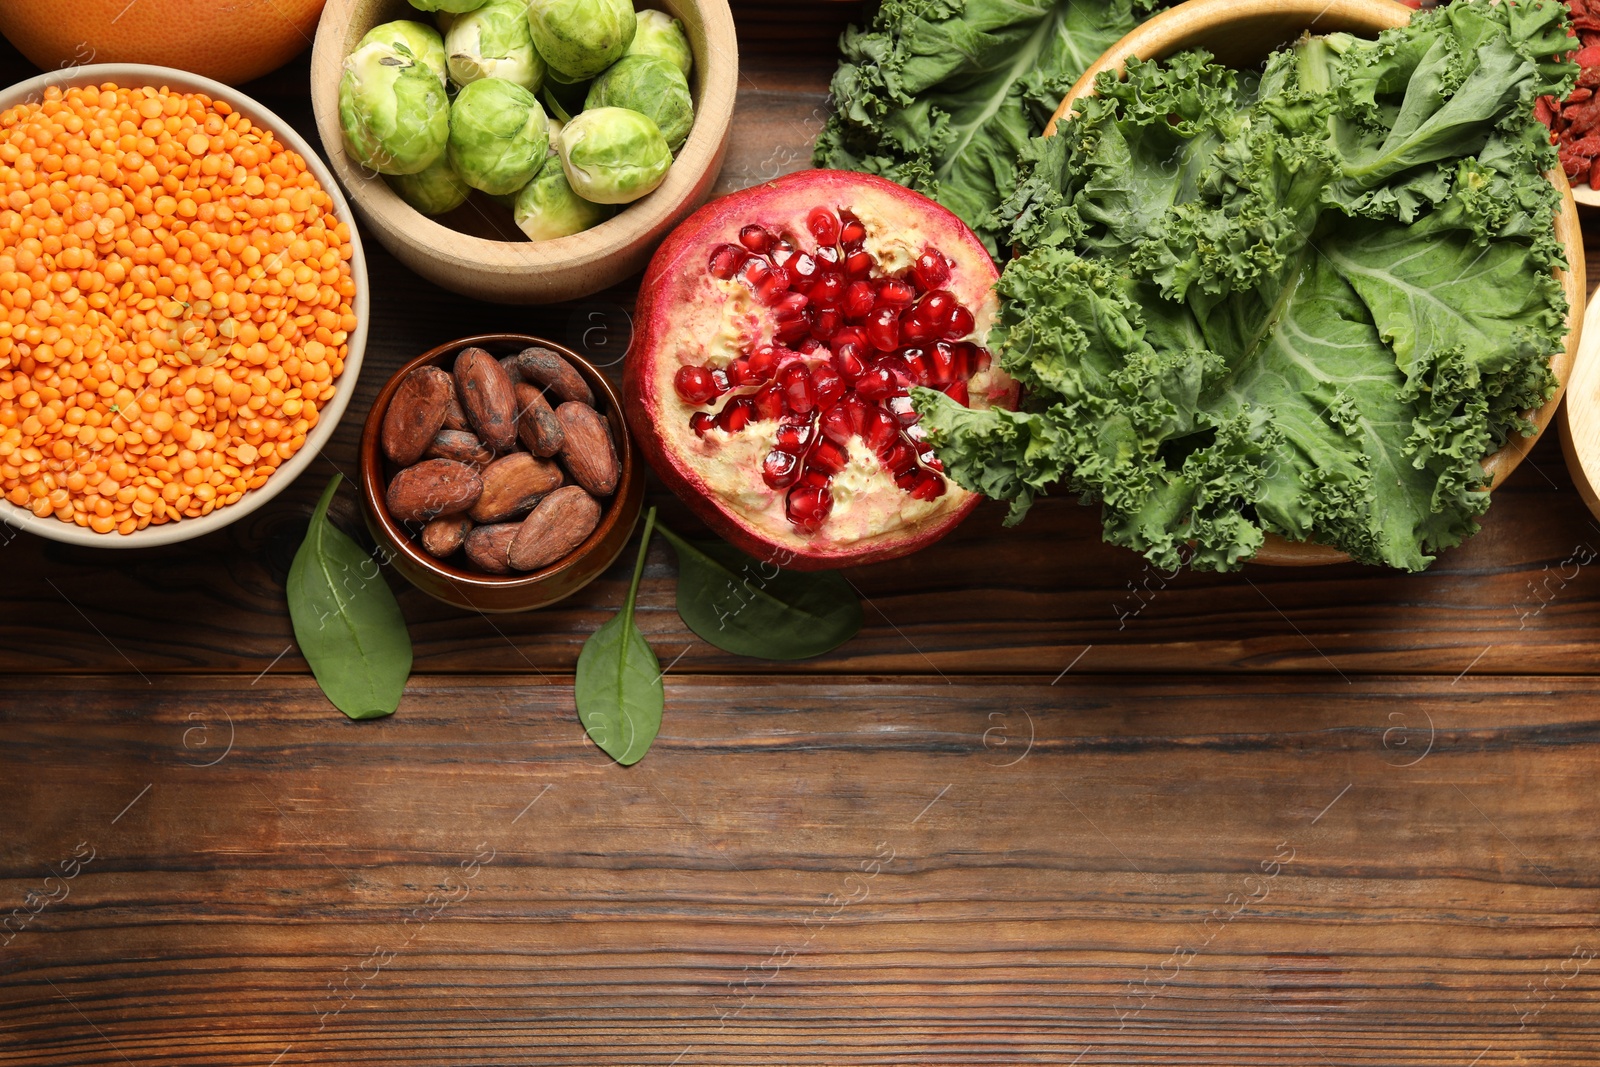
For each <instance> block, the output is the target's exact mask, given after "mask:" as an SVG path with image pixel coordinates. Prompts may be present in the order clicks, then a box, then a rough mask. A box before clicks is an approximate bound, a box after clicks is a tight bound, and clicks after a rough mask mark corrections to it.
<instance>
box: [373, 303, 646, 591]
mask: <svg viewBox="0 0 1600 1067" xmlns="http://www.w3.org/2000/svg"><path fill="white" fill-rule="evenodd" d="M473 345H475V346H477V347H478V348H483V349H487V350H488V351H489V353H490V354H491V355H493V356H494V357H495V358H497V359H498V358H501V357H503V356H510V355H515V354H516V353H518V352H520V351H522V350H523V349H524V348H527V347H528V346H530V345H541V346H543V347H545V348H548V349H550V350H552V351H554V352H557V353H560V354H561V355H562V356H563V357H565V358H566V360H567V362H568V363H571V364H572V365H573V366H574V367H576V368H577V369H578V372H579V373H580V374H582V375H583V377H584V380H585V381H587V382H588V383H589V387H590V388H591V389H593V390H594V395H595V402H596V405H597V407H598V408H599V410H600V414H602V415H604V416H605V418H606V422H607V423H608V424H610V426H611V436H612V439H613V440H614V441H615V442H616V445H617V459H618V460H619V461H620V464H621V477H620V478H619V479H618V480H617V491H616V492H615V493H613V494H612V495H611V497H610V498H609V499H607V500H605V501H603V502H602V503H603V504H604V507H605V510H604V512H603V513H602V514H601V516H600V525H599V526H597V527H595V530H594V532H593V533H592V534H590V535H589V537H588V539H587V540H585V541H584V542H583V544H581V545H579V546H578V547H577V548H576V549H574V550H573V552H572V553H571V554H570V555H568V556H566V557H564V558H562V559H560V560H558V561H556V562H555V563H552V564H550V566H548V567H545V568H543V569H542V570H537V571H531V572H529V573H527V574H505V575H501V574H484V573H483V572H481V571H469V570H464V569H462V568H461V567H457V566H454V565H452V564H450V563H447V562H445V561H444V560H439V559H435V558H434V557H432V556H430V555H428V553H426V552H424V551H423V550H422V548H421V547H420V546H419V545H418V544H417V543H416V542H415V541H413V540H412V539H411V537H410V536H409V535H408V534H407V533H406V531H405V530H404V529H403V528H402V527H401V526H400V524H399V523H397V522H395V520H394V519H393V518H391V517H390V515H389V509H388V507H387V506H386V505H385V503H384V500H385V495H386V490H387V488H388V484H389V479H390V477H391V476H392V475H393V474H394V473H395V467H394V464H392V463H390V462H389V461H388V459H387V458H386V457H385V456H384V454H383V450H382V448H381V447H380V445H379V436H380V434H381V431H382V427H383V416H384V413H385V412H387V411H388V410H389V400H390V398H391V397H393V396H394V392H395V390H396V389H397V388H399V386H400V381H401V379H403V378H404V377H405V376H406V375H408V374H410V373H411V372H412V371H413V370H415V369H416V368H418V367H421V366H425V365H427V364H430V363H431V364H433V365H435V366H439V367H443V368H444V369H445V370H447V371H448V370H449V369H450V368H451V367H452V366H453V365H454V363H455V356H456V353H458V352H460V351H461V350H462V349H463V348H467V347H468V346H473ZM644 482H645V471H644V465H643V464H642V463H641V462H640V461H639V458H638V456H637V455H636V453H635V452H634V448H633V441H632V439H631V438H630V437H629V436H628V424H627V422H626V420H625V419H624V418H623V415H622V402H621V401H620V400H619V399H618V398H617V394H616V391H615V390H614V389H613V388H612V387H611V383H610V382H609V381H607V380H606V376H605V375H603V374H601V373H600V372H599V371H597V370H595V368H594V366H593V365H592V364H590V363H589V362H588V361H587V360H585V359H584V358H583V357H582V356H580V355H578V354H577V353H576V352H574V351H572V350H571V349H570V348H567V347H565V346H564V345H558V344H556V343H555V342H554V341H547V340H545V339H544V338H542V337H530V336H528V335H527V334H520V333H489V334H480V335H479V336H477V337H463V338H461V339H460V340H457V341H451V342H450V343H449V344H443V345H440V346H439V347H438V348H434V349H431V350H430V351H427V352H424V353H423V354H422V355H420V356H418V357H417V358H416V359H413V360H412V361H411V362H409V363H407V364H406V365H405V366H403V367H401V368H400V369H399V370H398V371H397V372H395V375H394V377H393V378H390V379H389V381H388V382H387V383H385V385H384V387H383V390H382V391H381V392H379V393H378V398H377V399H376V400H374V401H373V402H372V410H371V411H370V412H368V413H367V424H366V427H365V428H364V429H363V430H362V432H361V499H362V502H363V503H364V504H365V508H364V509H363V510H364V511H365V513H366V520H367V529H368V530H369V531H371V533H372V537H373V539H374V540H375V541H377V542H378V544H379V545H380V546H383V547H384V548H385V549H387V550H388V554H389V556H390V557H391V559H392V561H393V563H394V567H395V570H397V571H399V572H400V573H401V574H403V575H405V577H406V580H407V581H409V582H410V583H411V584H412V585H414V586H416V587H417V588H418V589H420V590H422V591H423V592H424V593H427V594H428V595H429V596H431V597H433V598H434V599H436V600H442V601H444V602H445V603H446V604H452V605H454V606H455V607H458V608H466V609H468V610H469V611H479V612H508V611H531V610H532V609H534V608H542V607H545V606H546V605H549V604H554V603H555V602H556V601H558V600H561V599H563V598H565V597H569V596H571V595H572V594H573V593H576V592H577V591H578V590H579V589H582V588H583V587H584V586H586V585H588V584H589V583H590V582H592V581H594V580H595V579H596V578H598V577H599V576H600V574H601V573H602V572H603V571H605V569H606V568H607V567H609V566H611V564H612V563H613V562H614V561H615V560H616V558H617V556H618V555H619V554H620V553H621V552H622V550H623V548H624V547H625V546H626V545H627V543H628V538H629V537H630V536H632V534H633V527H634V524H635V523H636V522H637V521H638V519H639V513H640V511H642V510H643V508H644Z"/></svg>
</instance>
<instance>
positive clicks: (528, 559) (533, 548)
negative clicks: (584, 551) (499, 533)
mask: <svg viewBox="0 0 1600 1067" xmlns="http://www.w3.org/2000/svg"><path fill="white" fill-rule="evenodd" d="M598 525H600V502H599V501H597V500H595V498H594V497H592V496H590V495H589V494H588V493H586V492H584V491H583V488H582V487H581V486H576V485H567V486H562V487H561V488H560V489H557V490H556V491H555V492H553V493H551V494H550V495H549V496H547V497H545V498H544V499H543V500H541V501H540V502H539V504H538V506H537V507H535V508H534V509H533V511H532V512H531V513H529V515H528V517H527V518H525V519H523V520H522V522H521V523H520V524H519V526H518V530H517V536H516V538H515V539H514V540H513V541H512V542H511V549H510V552H509V553H508V557H507V558H508V560H509V562H510V564H511V567H512V569H514V570H519V571H534V570H538V569H539V568H540V567H546V566H549V565H550V564H552V563H555V562H556V561H557V560H560V559H562V558H563V557H565V556H568V555H571V554H572V552H573V550H574V549H576V548H577V547H578V546H579V545H581V544H583V542H584V540H585V539H586V538H587V537H588V536H589V535H590V534H592V533H594V529H595V527H596V526H598Z"/></svg>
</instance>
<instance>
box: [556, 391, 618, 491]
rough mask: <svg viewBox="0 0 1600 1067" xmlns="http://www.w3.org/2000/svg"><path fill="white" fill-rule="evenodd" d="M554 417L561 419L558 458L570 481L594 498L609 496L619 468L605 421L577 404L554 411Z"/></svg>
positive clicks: (598, 414)
mask: <svg viewBox="0 0 1600 1067" xmlns="http://www.w3.org/2000/svg"><path fill="white" fill-rule="evenodd" d="M556 418H558V419H560V420H561V429H562V431H563V433H564V434H565V435H566V440H565V442H564V443H563V444H562V446H561V458H562V459H564V460H565V461H566V464H567V470H568V471H570V472H571V473H572V480H573V481H575V482H577V483H578V484H579V485H581V486H583V487H584V488H585V489H587V490H588V491H589V492H591V493H593V494H594V495H595V496H610V495H611V494H612V493H613V492H614V491H615V490H616V488H617V478H618V476H619V475H620V474H621V466H620V464H619V463H618V462H617V446H616V444H615V442H613V441H612V440H611V428H610V426H609V425H607V423H606V420H605V419H603V418H601V417H600V413H599V412H598V411H596V410H595V409H594V408H592V407H590V406H589V405H588V404H582V403H579V402H577V401H568V402H567V403H565V404H562V405H561V406H560V407H558V408H556Z"/></svg>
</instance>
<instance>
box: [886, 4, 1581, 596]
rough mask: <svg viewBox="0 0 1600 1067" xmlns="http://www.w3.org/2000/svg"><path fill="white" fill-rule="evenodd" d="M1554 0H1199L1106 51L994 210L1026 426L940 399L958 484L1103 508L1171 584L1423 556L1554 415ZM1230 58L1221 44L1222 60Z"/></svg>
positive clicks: (1577, 313)
mask: <svg viewBox="0 0 1600 1067" xmlns="http://www.w3.org/2000/svg"><path fill="white" fill-rule="evenodd" d="M1566 19H1567V15H1566V8H1565V5H1563V4H1561V3H1558V2H1555V0H1538V2H1529V3H1521V4H1516V5H1511V4H1497V3H1493V2H1491V0H1457V2H1456V3H1454V4H1452V5H1450V6H1448V7H1445V8H1440V9H1438V10H1435V11H1430V12H1424V13H1420V14H1418V13H1413V12H1412V11H1410V10H1409V9H1408V8H1406V7H1404V6H1403V5H1400V4H1397V3H1393V2H1391V0H1335V2H1333V3H1329V2H1327V0H1283V2H1279V3H1274V4H1271V5H1266V4H1250V5H1245V4H1238V3H1236V2H1234V0H1191V2H1189V3H1186V4H1183V5H1181V6H1180V7H1178V8H1175V9H1173V10H1171V11H1168V12H1165V13H1162V14H1158V15H1156V16H1155V17H1154V18H1151V19H1150V20H1149V21H1147V22H1145V23H1144V24H1143V25H1141V26H1139V27H1138V28H1137V29H1135V30H1134V31H1133V32H1132V33H1130V34H1128V35H1127V36H1126V37H1124V38H1123V39H1122V40H1121V41H1120V42H1118V43H1117V44H1115V45H1113V46H1112V47H1111V48H1110V49H1109V50H1108V51H1107V52H1106V53H1105V54H1104V56H1102V57H1101V59H1100V60H1099V61H1098V62H1096V63H1095V64H1093V65H1092V66H1091V67H1090V68H1089V69H1088V70H1087V72H1086V73H1085V74H1084V75H1083V76H1082V78H1080V79H1079V81H1078V83H1077V85H1076V86H1074V88H1073V89H1072V90H1071V91H1070V92H1069V93H1068V94H1067V96H1066V98H1065V100H1064V101H1063V103H1062V105H1061V107H1060V109H1059V110H1058V111H1057V113H1056V117H1055V119H1056V120H1055V121H1052V123H1051V127H1052V131H1051V132H1053V136H1047V137H1045V138H1044V139H1042V140H1035V141H1033V142H1031V143H1029V144H1028V145H1027V147H1025V148H1024V149H1023V150H1022V153H1021V162H1020V164H1019V166H1018V169H1017V173H1016V176H1015V183H1014V185H1015V188H1014V191H1013V192H1011V193H1010V194H1009V196H1008V197H1007V198H1006V199H1005V200H1004V201H1003V202H1002V203H1001V204H1000V206H999V208H998V209H997V210H995V211H994V212H993V213H992V214H991V215H990V220H991V225H992V227H993V228H994V230H995V232H997V233H999V234H1000V235H1001V239H1002V240H1003V241H1005V242H1009V243H1010V245H1011V246H1012V248H1013V250H1014V253H1015V255H1014V258H1012V259H1011V260H1010V261H1009V262H1008V263H1007V265H1006V269H1005V271H1004V273H1003V275H1002V277H1001V280H1000V282H999V291H1000V294H1001V304H1002V309H1001V317H1000V321H999V323H998V325H997V326H996V328H995V329H994V331H993V332H991V334H990V337H989V344H990V347H991V349H993V350H994V351H995V352H996V353H997V355H998V356H999V359H1000V361H1001V364H1002V366H1004V367H1005V368H1006V370H1007V371H1009V372H1010V373H1011V374H1012V375H1013V376H1014V377H1016V378H1018V379H1019V380H1020V381H1022V382H1023V384H1024V389H1025V402H1024V404H1023V406H1022V408H1021V410H1019V411H1016V412H1006V411H985V412H973V411H969V410H966V409H960V408H958V407H957V406H956V405H954V404H952V403H950V402H948V401H946V400H944V399H943V398H940V397H937V396H932V395H923V396H921V397H919V398H918V400H917V404H918V408H919V410H920V411H921V412H922V415H923V424H924V425H925V426H927V427H928V429H929V431H930V437H931V439H932V441H933V442H934V444H935V445H936V446H937V447H938V449H939V454H940V457H941V458H942V459H943V461H944V463H945V466H946V469H947V470H948V471H949V473H950V475H951V476H952V477H954V478H955V479H956V480H957V481H958V482H961V483H962V484H963V485H967V486H969V487H971V488H981V489H982V491H984V492H985V493H987V494H988V495H990V496H994V497H999V498H1002V499H1009V500H1010V501H1012V505H1013V513H1012V518H1013V520H1016V519H1020V518H1021V516H1022V514H1023V513H1024V512H1025V511H1026V510H1027V508H1028V506H1029V504H1030V503H1031V501H1032V500H1033V499H1034V497H1036V496H1038V495H1042V494H1043V493H1045V492H1046V491H1049V492H1052V493H1073V494H1079V495H1083V496H1085V497H1087V498H1090V499H1096V500H1098V501H1099V502H1100V504H1101V507H1102V516H1103V521H1104V530H1105V536H1106V539H1107V540H1108V541H1111V542H1113V543H1116V544H1122V545H1126V546H1127V547H1130V548H1133V549H1135V550H1136V551H1139V552H1141V553H1143V554H1144V555H1146V556H1147V557H1148V558H1149V559H1150V560H1151V561H1152V562H1153V563H1155V564H1157V565H1160V566H1162V567H1164V568H1165V567H1175V566H1178V565H1181V564H1184V563H1187V564H1189V565H1190V566H1194V567H1197V568H1202V569H1209V570H1233V569H1236V568H1238V567H1239V566H1241V565H1242V564H1243V563H1245V562H1247V561H1252V560H1253V561H1256V562H1261V563H1274V564H1309V563H1332V562H1341V561H1346V560H1350V559H1354V560H1359V561H1361V562H1364V563H1370V564H1376V565H1384V566H1390V567H1395V568H1399V569H1402V570H1411V571H1416V570H1422V569H1424V568H1426V567H1427V566H1428V565H1429V564H1430V563H1432V561H1433V559H1434V558H1435V556H1436V554H1437V553H1438V552H1439V551H1440V550H1442V549H1446V548H1450V547H1452V546H1455V545H1458V544H1460V543H1461V542H1462V541H1463V540H1464V539H1466V538H1467V537H1469V536H1471V535H1472V534H1473V533H1474V532H1476V530H1477V529H1478V523H1477V519H1478V517H1479V516H1480V515H1481V514H1483V512H1484V511H1485V510H1486V509H1487V508H1488V506H1489V501H1490V490H1492V489H1493V488H1494V487H1495V486H1496V485H1498V484H1500V482H1502V481H1503V480H1504V479H1505V478H1506V476H1507V475H1509V474H1510V472H1511V471H1512V470H1513V469H1514V468H1515V467H1516V465H1517V464H1518V463H1519V462H1520V461H1521V459H1522V458H1523V456H1524V455H1525V454H1526V453H1527V451H1528V449H1529V448H1530V447H1531V446H1532V444H1533V443H1534V442H1535V441H1536V440H1537V434H1538V433H1540V432H1541V431H1542V430H1543V429H1544V428H1545V426H1547V425H1548V423H1549V422H1550V419H1551V417H1552V416H1553V415H1554V413H1555V410H1556V407H1557V405H1558V404H1559V402H1560V399H1561V394H1562V389H1563V387H1564V384H1565V382H1566V378H1567V375H1568V372H1569V370H1570V368H1571V365H1572V361H1573V358H1574V356H1575V353H1576V348H1577V343H1578V334H1579V330H1578V324H1579V323H1580V322H1581V320H1582V314H1583V304H1584V292H1583V288H1582V278H1583V276H1584V271H1583V248H1582V241H1581V238H1580V234H1579V228H1578V221H1577V214H1576V208H1575V207H1574V205H1573V202H1572V196H1571V192H1570V190H1569V188H1568V186H1567V182H1566V179H1565V177H1564V176H1563V175H1562V173H1561V171H1560V168H1559V167H1558V166H1557V160H1556V150H1555V148H1554V147H1553V146H1552V145H1551V144H1550V140H1549V131H1548V130H1547V129H1546V128H1545V127H1544V125H1543V124H1542V123H1541V122H1539V120H1538V119H1537V118H1536V117H1535V115H1534V102H1535V100H1537V99H1538V98H1539V97H1541V96H1545V95H1554V96H1557V97H1562V96H1564V95H1565V94H1566V91H1567V89H1568V88H1569V87H1570V85H1571V82H1572V78H1573V77H1574V76H1575V74H1576V68H1575V67H1574V66H1572V65H1571V64H1570V63H1568V62H1567V61H1566V52H1567V51H1568V50H1569V48H1570V41H1569V38H1568V36H1567V21H1566ZM1218 57H1220V58H1218Z"/></svg>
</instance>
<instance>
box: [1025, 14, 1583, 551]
mask: <svg viewBox="0 0 1600 1067" xmlns="http://www.w3.org/2000/svg"><path fill="white" fill-rule="evenodd" d="M1415 13H1416V12H1414V11H1413V10H1412V9H1411V8H1409V7H1407V6H1405V5H1404V4H1402V3H1399V2H1398V0H1273V2H1272V3H1271V5H1270V6H1268V5H1265V4H1262V5H1254V4H1249V3H1245V4H1241V3H1240V2H1239V0H1187V2H1186V3H1183V4H1180V5H1179V6H1177V7H1174V8H1168V9H1167V10H1166V11H1163V12H1161V13H1160V14H1158V15H1156V16H1154V17H1153V18H1151V19H1149V20H1148V21H1146V22H1144V23H1142V24H1141V25H1139V26H1138V27H1136V28H1135V29H1134V30H1133V31H1132V32H1130V33H1129V34H1127V35H1126V36H1125V37H1123V38H1122V39H1121V40H1120V41H1118V42H1117V43H1116V44H1114V45H1112V46H1111V47H1110V48H1108V49H1106V51H1105V52H1104V54H1102V55H1101V56H1100V58H1099V59H1098V60H1096V61H1095V62H1094V63H1093V64H1092V65H1091V66H1090V67H1089V69H1088V70H1086V71H1084V72H1083V75H1082V76H1081V77H1080V78H1079V79H1078V80H1077V81H1076V82H1075V83H1074V84H1073V86H1072V88H1071V89H1070V90H1068V92H1067V95H1066V96H1065V97H1063V98H1062V101H1061V105H1060V106H1059V107H1057V108H1056V110H1055V114H1053V115H1052V116H1051V117H1050V122H1049V123H1048V124H1047V125H1046V126H1045V132H1044V135H1045V136H1046V137H1053V136H1054V135H1055V132H1056V124H1057V123H1058V122H1059V121H1060V120H1061V119H1062V118H1064V117H1066V116H1067V115H1069V114H1070V113H1071V112H1072V109H1073V105H1074V104H1076V103H1077V102H1078V101H1079V100H1081V99H1083V98H1084V97H1087V96H1093V95H1094V83H1095V81H1096V79H1097V78H1098V77H1099V76H1100V75H1101V74H1102V73H1104V72H1105V71H1115V72H1116V73H1117V74H1118V75H1119V76H1120V75H1121V74H1122V72H1123V70H1124V69H1125V68H1126V66H1127V60H1128V58H1129V57H1130V56H1136V57H1138V58H1140V59H1160V58H1165V57H1166V56H1169V55H1171V54H1173V53H1174V52H1178V51H1182V50H1183V49H1184V48H1186V47H1189V44H1188V42H1189V41H1190V40H1192V39H1193V37H1194V36H1195V35H1196V34H1197V33H1199V32H1201V31H1204V30H1214V29H1217V28H1219V27H1223V26H1227V25H1229V24H1232V23H1235V22H1238V21H1241V20H1243V19H1246V18H1250V17H1252V16H1254V17H1260V16H1262V15H1264V14H1265V15H1271V16H1273V17H1276V18H1282V19H1290V18H1293V17H1295V16H1300V17H1303V18H1304V19H1305V20H1306V24H1307V28H1310V26H1313V25H1315V24H1316V23H1317V22H1318V21H1320V20H1322V19H1324V18H1327V19H1328V20H1329V21H1330V22H1333V23H1336V24H1341V25H1343V24H1350V23H1355V24H1357V25H1359V26H1362V27H1364V29H1362V30H1358V31H1355V32H1363V33H1364V32H1368V31H1371V32H1373V33H1380V32H1382V31H1383V30H1385V29H1393V28H1398V27H1400V26H1404V25H1406V24H1408V23H1409V22H1410V21H1411V16H1412V15H1414V14H1415ZM1545 176H1546V177H1547V178H1549V180H1550V183H1551V184H1552V185H1554V186H1555V187H1556V189H1557V190H1558V191H1559V192H1560V193H1561V201H1562V202H1561V210H1560V211H1559V212H1558V213H1557V215H1556V233H1557V235H1558V236H1559V237H1560V238H1561V243H1562V245H1563V247H1565V249H1566V252H1567V259H1568V266H1567V269H1566V270H1562V269H1560V268H1557V269H1556V272H1555V274H1556V279H1557V280H1558V281H1560V282H1561V286H1562V289H1563V290H1565V292H1566V296H1567V324H1568V327H1567V343H1566V346H1565V347H1564V348H1563V350H1562V351H1560V352H1557V353H1556V354H1555V355H1553V356H1551V357H1550V369H1551V371H1552V373H1553V374H1554V375H1555V379H1556V388H1555V391H1554V392H1553V393H1552V394H1551V396H1550V399H1549V400H1548V401H1546V402H1545V403H1544V404H1543V405H1542V406H1541V407H1539V408H1538V409H1537V410H1536V411H1530V412H1527V413H1526V414H1528V415H1529V416H1530V417H1531V418H1532V421H1533V423H1534V426H1535V427H1536V428H1537V429H1536V432H1535V433H1534V434H1533V435H1532V436H1530V437H1517V438H1513V439H1512V440H1509V441H1507V442H1506V443H1505V444H1504V445H1502V446H1501V447H1500V448H1499V449H1497V450H1496V451H1494V452H1492V453H1490V454H1489V455H1487V456H1485V457H1484V459H1483V468H1484V471H1485V472H1486V473H1487V474H1488V475H1489V476H1490V480H1489V490H1490V492H1493V490H1494V489H1496V488H1498V487H1499V486H1500V484H1501V483H1503V482H1504V481H1505V480H1506V478H1507V477H1509V476H1510V474H1511V472H1512V471H1513V470H1515V469H1516V468H1517V465H1518V464H1520V463H1521V462H1522V460H1523V459H1524V458H1526V456H1527V454H1528V452H1529V451H1530V450H1531V449H1532V448H1533V446H1534V445H1536V444H1538V443H1539V440H1540V439H1541V438H1542V437H1543V436H1544V431H1545V430H1546V429H1548V428H1549V425H1550V421H1551V419H1553V418H1554V417H1555V413H1556V409H1557V408H1559V407H1560V406H1561V401H1562V398H1563V396H1564V395H1565V393H1566V388H1567V381H1568V379H1569V378H1570V377H1571V374H1572V366H1573V362H1574V361H1575V360H1576V359H1577V355H1578V350H1579V346H1580V344H1581V341H1582V336H1583V324H1584V319H1585V306H1586V296H1587V294H1586V292H1585V290H1584V285H1583V282H1582V279H1583V278H1584V277H1585V261H1584V250H1583V230H1582V226H1581V224H1580V222H1579V219H1578V208H1577V203H1576V200H1575V195H1574V191H1573V188H1572V186H1571V185H1570V184H1569V183H1568V182H1567V176H1566V174H1565V173H1564V172H1563V171H1562V170H1561V168H1559V167H1557V168H1555V169H1553V170H1550V171H1546V172H1545ZM1596 203H1600V194H1597V199H1596ZM1249 562H1251V563H1258V564H1262V565H1264V566H1273V567H1307V566H1315V567H1320V566H1327V565H1329V564H1334V563H1350V562H1353V561H1352V560H1351V558H1350V556H1349V555H1348V554H1347V553H1345V552H1342V551H1340V550H1339V549H1337V548H1331V547H1329V546H1327V545H1320V544H1317V543H1315V542H1313V541H1289V540H1286V539H1285V538H1283V537H1281V536H1279V535H1278V534H1275V533H1268V534H1267V535H1266V541H1265V543H1264V544H1263V545H1262V547H1261V548H1260V550H1259V551H1257V552H1256V554H1255V555H1254V556H1253V557H1251V559H1250V560H1249Z"/></svg>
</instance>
